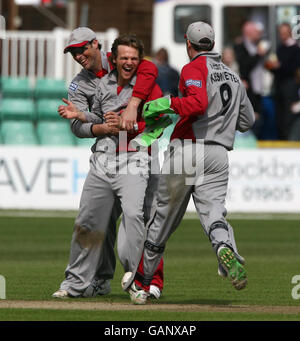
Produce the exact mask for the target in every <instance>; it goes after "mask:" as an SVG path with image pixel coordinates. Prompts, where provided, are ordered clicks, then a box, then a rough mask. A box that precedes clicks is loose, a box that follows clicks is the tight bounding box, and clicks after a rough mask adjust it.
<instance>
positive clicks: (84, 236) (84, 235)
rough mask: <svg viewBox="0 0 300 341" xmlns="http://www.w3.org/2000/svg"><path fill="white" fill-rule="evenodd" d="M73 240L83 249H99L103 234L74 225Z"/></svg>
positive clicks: (103, 237)
mask: <svg viewBox="0 0 300 341" xmlns="http://www.w3.org/2000/svg"><path fill="white" fill-rule="evenodd" d="M75 239H76V241H77V242H78V244H79V245H80V246H81V247H83V248H91V247H94V246H97V247H101V246H102V244H103V241H104V239H105V233H104V232H102V231H93V230H90V229H89V228H86V227H82V226H79V225H75Z"/></svg>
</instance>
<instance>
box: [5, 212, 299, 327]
mask: <svg viewBox="0 0 300 341" xmlns="http://www.w3.org/2000/svg"><path fill="white" fill-rule="evenodd" d="M2 213H3V212H2ZM272 218H273V219H271V217H267V219H259V217H255V219H250V217H249V216H248V217H247V219H233V218H232V219H229V221H230V223H231V224H232V226H233V227H234V229H235V235H236V240H237V243H238V248H239V251H240V253H241V254H242V255H243V256H244V257H245V258H246V266H247V267H246V268H247V272H248V278H249V281H248V287H247V288H246V289H245V290H243V291H236V290H235V289H234V288H233V287H232V286H231V284H230V282H229V281H228V280H225V279H222V278H220V277H219V276H218V275H217V262H216V257H215V254H214V252H213V251H212V249H211V246H210V243H209V242H208V239H207V237H206V236H205V235H204V233H203V231H202V227H201V225H200V224H199V222H198V220H197V219H194V218H193V216H192V217H190V218H189V219H184V220H183V221H182V223H181V225H180V227H179V228H178V229H177V231H176V232H175V233H174V234H173V235H172V237H171V238H170V240H169V242H168V244H167V247H166V252H165V256H164V260H165V289H164V292H163V295H162V297H161V299H160V300H159V301H156V302H152V303H151V304H149V305H147V306H143V307H137V306H133V305H132V304H131V303H130V301H129V297H128V295H127V294H126V293H124V292H123V291H122V290H121V287H120V281H121V278H122V275H123V271H122V268H121V266H120V263H119V262H118V264H117V269H116V273H115V278H114V279H113V281H112V283H111V284H112V292H111V293H110V294H109V295H107V296H105V297H97V298H92V299H67V300H63V301H61V300H57V299H56V300H55V299H52V298H51V294H52V293H53V292H54V291H55V290H57V289H58V287H59V284H60V282H61V281H62V280H63V277H64V270H65V267H66V265H67V262H68V257H69V248H70V240H71V234H72V230H73V221H74V217H73V216H72V214H71V215H70V216H68V217H52V216H49V217H47V216H46V217H42V216H39V217H30V216H27V217H24V216H5V214H2V215H1V216H0V233H1V237H0V274H1V275H2V276H4V277H5V279H6V300H0V321H299V320H300V300H297V299H293V298H292V295H291V292H292V289H293V286H295V284H292V282H291V281H292V277H293V276H295V275H300V267H299V260H300V257H299V253H300V251H299V240H300V226H299V220H298V219H294V220H293V219H284V216H278V217H276V216H274V217H272ZM299 294H300V289H299Z"/></svg>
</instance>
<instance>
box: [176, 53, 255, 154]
mask: <svg viewBox="0 0 300 341" xmlns="http://www.w3.org/2000/svg"><path fill="white" fill-rule="evenodd" d="M179 91H180V93H181V96H182V97H172V98H171V108H172V109H173V110H174V111H175V112H176V113H177V114H178V115H179V116H180V118H179V120H178V121H177V123H176V125H175V127H174V130H173V133H172V136H171V140H173V139H175V138H178V139H191V140H193V141H195V140H196V139H202V140H204V142H205V143H218V144H221V145H223V146H224V147H225V148H226V149H228V150H231V149H232V148H233V144H234V137H235V132H236V130H239V131H241V132H245V131H247V130H249V129H250V128H251V127H252V126H253V124H254V122H255V116H254V111H253V107H252V105H251V103H250V100H249V99H248V96H247V94H246V90H245V88H244V85H243V83H242V81H241V80H240V78H239V76H238V75H237V74H236V73H235V72H234V71H232V70H231V69H230V68H228V67H227V66H226V65H225V64H224V63H222V62H221V56H220V55H219V54H217V53H213V52H201V53H199V54H198V55H197V56H196V57H195V58H194V59H193V60H192V61H191V62H190V63H188V64H187V65H185V66H184V67H183V68H182V71H181V75H180V80H179Z"/></svg>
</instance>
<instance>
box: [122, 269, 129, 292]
mask: <svg viewBox="0 0 300 341" xmlns="http://www.w3.org/2000/svg"><path fill="white" fill-rule="evenodd" d="M131 277H132V272H125V274H124V276H123V278H122V280H121V286H122V289H123V290H125V291H127V288H129V287H130V285H129V284H130V283H129V280H130V278H131Z"/></svg>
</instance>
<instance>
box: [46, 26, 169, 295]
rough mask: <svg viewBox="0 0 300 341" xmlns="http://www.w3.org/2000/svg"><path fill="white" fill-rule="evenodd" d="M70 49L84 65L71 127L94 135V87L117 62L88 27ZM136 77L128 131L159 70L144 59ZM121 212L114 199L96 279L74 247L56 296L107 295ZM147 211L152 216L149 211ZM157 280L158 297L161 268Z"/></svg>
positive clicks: (75, 86) (73, 93)
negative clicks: (79, 269)
mask: <svg viewBox="0 0 300 341" xmlns="http://www.w3.org/2000/svg"><path fill="white" fill-rule="evenodd" d="M67 52H70V53H71V54H72V56H73V58H74V60H75V61H76V62H78V63H79V64H80V65H82V67H83V69H82V70H81V72H80V73H79V74H78V75H77V76H76V77H75V78H74V79H73V80H72V82H71V84H70V87H69V91H68V100H69V101H71V102H72V103H73V104H74V105H75V106H76V107H77V108H78V110H80V111H82V112H83V113H84V115H85V122H82V121H80V120H78V119H76V118H73V119H71V128H72V131H73V133H74V134H75V135H76V136H78V137H81V138H83V137H86V136H88V137H91V127H92V125H93V124H94V123H97V122H98V123H102V120H101V119H99V116H98V115H95V114H93V113H92V112H91V109H92V105H93V103H94V96H95V89H96V87H97V85H98V83H99V82H100V79H101V78H102V77H103V76H105V75H106V74H107V73H108V72H110V70H111V69H112V68H114V65H113V64H112V63H111V61H110V55H111V53H104V52H103V51H102V50H101V45H100V44H99V42H98V40H97V38H96V34H95V32H93V31H92V30H90V29H89V28H87V27H79V28H77V29H75V30H74V31H73V32H72V33H71V35H70V38H69V41H68V45H67V46H66V48H65V49H64V53H67ZM136 76H137V77H136V83H135V85H134V87H133V91H132V96H131V98H130V99H129V101H128V103H127V107H126V108H124V111H123V113H122V115H123V116H122V127H124V129H128V130H132V128H133V125H134V124H136V117H137V109H138V106H139V105H140V103H141V102H142V101H144V100H145V99H146V98H147V96H148V94H149V93H150V92H151V91H152V88H153V87H154V85H155V79H156V77H157V69H156V67H155V65H154V64H153V63H151V62H149V61H147V60H145V59H143V60H141V61H140V63H139V64H138V67H137V71H136ZM128 117H129V119H128ZM132 117H133V118H132ZM112 130H114V128H112ZM92 137H94V136H93V135H92ZM149 192H150V191H149ZM151 195H153V193H152V192H151V193H149V195H147V200H146V203H147V205H146V203H145V206H150V205H151V202H152V200H153V197H152V196H151ZM121 211H122V210H121V207H120V205H119V203H118V201H115V203H114V207H113V212H112V215H111V224H110V228H109V229H108V231H107V232H108V233H107V235H106V238H105V240H104V242H103V246H102V253H101V256H100V258H99V264H98V267H97V273H96V274H95V277H94V279H93V280H92V281H87V282H86V277H85V273H83V274H78V273H76V265H75V263H74V262H75V260H76V258H77V253H80V249H78V250H77V251H76V250H73V249H74V248H73V249H72V250H71V254H70V260H69V265H68V267H67V269H66V271H65V276H66V279H65V281H64V282H63V283H62V284H61V287H60V289H59V290H58V291H56V292H55V293H54V294H53V297H56V298H64V297H69V296H76V297H77V296H81V297H92V296H96V295H105V294H108V293H109V292H110V281H109V280H110V279H112V278H113V275H114V271H115V265H116V259H115V253H114V244H115V240H116V220H117V218H118V217H119V216H120V214H121ZM146 214H148V215H149V213H148V212H147V213H146ZM75 236H76V230H74V234H73V239H72V240H73V241H74V238H75ZM73 241H72V245H73ZM88 266H89V264H86V265H85V267H88ZM73 267H75V268H73ZM85 271H86V270H85ZM158 282H159V284H160V285H159V287H160V289H158V288H157V287H156V286H155V285H154V286H153V287H152V289H153V295H154V296H155V297H157V298H158V297H159V296H160V293H161V289H162V286H163V283H162V282H163V269H162V268H161V269H160V279H159V280H158Z"/></svg>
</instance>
